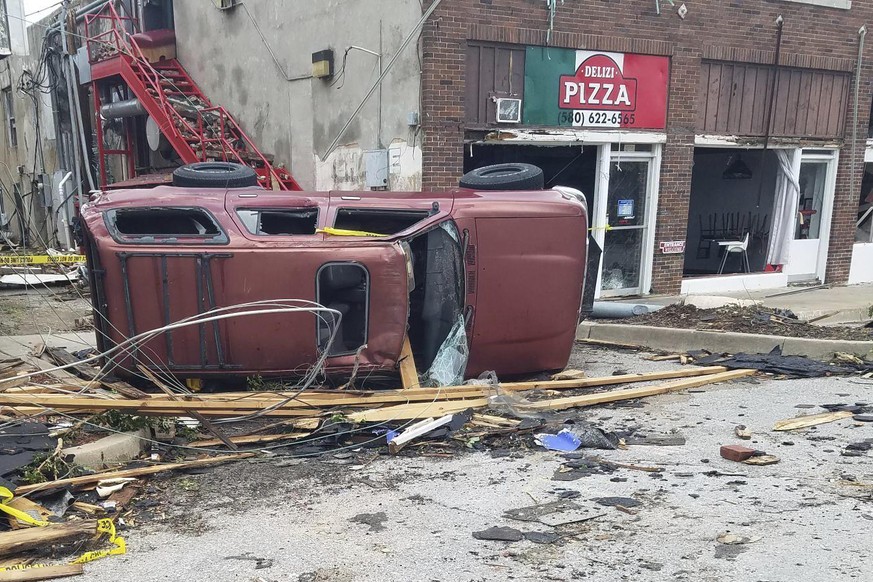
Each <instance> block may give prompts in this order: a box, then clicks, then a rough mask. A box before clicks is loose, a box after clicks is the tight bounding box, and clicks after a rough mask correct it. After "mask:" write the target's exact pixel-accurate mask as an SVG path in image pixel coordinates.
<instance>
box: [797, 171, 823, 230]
mask: <svg viewBox="0 0 873 582" xmlns="http://www.w3.org/2000/svg"><path fill="white" fill-rule="evenodd" d="M827 173H828V164H827V162H803V163H802V164H801V165H800V199H799V201H798V209H797V212H798V216H797V226H796V228H795V231H794V238H795V239H798V240H802V239H814V238H819V231H820V229H821V217H822V202H823V201H824V193H825V180H826V178H827Z"/></svg>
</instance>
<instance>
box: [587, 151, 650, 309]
mask: <svg viewBox="0 0 873 582" xmlns="http://www.w3.org/2000/svg"><path fill="white" fill-rule="evenodd" d="M656 147H657V146H639V145H638V146H634V145H630V144H629V145H624V146H623V147H622V146H620V145H618V144H612V146H611V147H610V146H604V147H603V148H601V162H602V163H601V166H600V167H601V181H600V182H599V184H598V191H597V196H596V204H595V206H596V211H595V220H594V231H595V233H596V234H595V238H597V239H598V242H600V243H601V247H602V248H603V257H602V260H601V268H600V296H602V297H615V296H621V295H639V294H642V293H643V292H646V291H648V285H649V282H648V281H649V279H650V276H648V273H647V270H649V268H650V265H651V260H652V249H651V245H652V241H651V234H652V233H651V228H650V221H651V220H652V216H653V214H652V204H653V195H652V191H653V190H654V188H655V187H656V186H655V184H654V167H655V163H654V162H655V158H656V150H655V148H656ZM604 178H605V179H604Z"/></svg>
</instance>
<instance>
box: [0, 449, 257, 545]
mask: <svg viewBox="0 0 873 582" xmlns="http://www.w3.org/2000/svg"><path fill="white" fill-rule="evenodd" d="M254 456H255V453H236V454H233V455H222V456H219V457H207V458H205V459H197V460H194V461H183V462H181V463H167V464H164V465H152V466H151V467H139V468H138V469H125V470H123V471H109V472H105V473H96V474H94V475H83V476H82V477H70V478H68V479H58V480H57V481H48V482H46V483H35V484H33V485H22V486H21V487H17V488H16V489H15V495H26V494H28V493H32V492H34V491H49V490H51V489H58V488H60V487H82V486H83V485H93V484H95V483H97V482H98V481H102V480H104V479H117V478H121V477H144V476H146V475H154V474H155V473H164V472H166V471H176V470H179V469H195V468H198V467H209V466H212V465H220V464H221V463H228V462H230V461H238V460H239V459H248V458H249V457H254ZM40 529H49V528H40ZM0 535H2V534H0ZM2 547H3V544H2V543H0V551H2Z"/></svg>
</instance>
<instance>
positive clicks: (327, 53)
mask: <svg viewBox="0 0 873 582" xmlns="http://www.w3.org/2000/svg"><path fill="white" fill-rule="evenodd" d="M312 76H313V77H315V78H316V79H328V78H330V77H333V50H332V49H326V50H323V51H318V52H315V53H312Z"/></svg>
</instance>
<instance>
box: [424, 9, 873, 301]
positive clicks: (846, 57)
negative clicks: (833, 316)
mask: <svg viewBox="0 0 873 582" xmlns="http://www.w3.org/2000/svg"><path fill="white" fill-rule="evenodd" d="M425 4H426V5H428V4H429V2H427V1H426V2H425ZM663 4H664V5H663V8H662V14H661V15H660V16H659V15H657V14H656V13H655V6H654V3H653V2H652V1H651V0H566V1H565V2H564V3H563V4H561V3H560V2H559V3H558V5H557V13H556V16H555V22H554V30H553V32H552V35H551V44H552V45H553V46H561V47H567V48H578V49H582V48H584V49H591V50H611V51H620V52H639V53H647V54H668V55H670V56H671V57H672V59H671V79H670V93H669V109H668V115H667V132H666V133H667V143H666V145H665V147H664V153H663V160H662V164H661V179H660V184H661V189H660V193H659V208H658V220H657V225H656V228H655V240H656V241H662V240H684V239H685V236H686V227H687V220H688V204H689V191H690V186H691V169H692V165H693V153H694V134H695V121H696V108H695V106H696V103H695V102H696V99H697V90H698V82H699V72H700V59H701V57H702V56H704V54H705V55H706V56H708V57H710V58H711V57H712V56H713V55H722V56H727V57H729V58H734V59H736V60H746V61H749V62H765V63H766V62H772V59H773V57H774V56H775V55H774V53H773V49H774V44H775V38H776V25H775V20H776V17H777V16H778V15H780V14H781V15H782V16H783V18H784V33H783V41H782V59H781V63H782V64H786V65H789V64H790V65H795V66H810V67H819V68H826V69H832V70H844V71H845V70H852V68H853V66H854V62H855V59H856V56H857V50H858V29H859V28H860V27H861V25H862V24H864V23H865V22H866V21H868V20H871V17H873V5H871V3H867V2H855V3H853V8H852V9H851V10H838V9H831V8H822V7H817V6H811V5H806V4H796V3H792V2H789V1H786V0H727V1H725V2H707V3H694V2H687V5H688V8H689V13H688V15H687V17H686V19H685V20H682V19H680V18H679V17H678V16H677V15H676V9H675V8H671V7H670V6H669V4H667V3H663ZM677 4H678V3H677ZM548 20H549V18H548V10H547V6H546V2H544V1H543V0H443V2H442V4H441V5H440V6H439V8H437V10H436V12H434V14H433V16H432V17H431V19H430V20H429V21H428V23H427V24H426V25H425V27H424V29H423V31H422V50H423V64H424V68H423V74H422V112H423V116H422V123H423V129H424V132H425V137H424V141H423V188H424V189H425V190H428V189H431V190H440V189H447V188H452V187H455V186H456V185H457V181H458V178H459V177H460V175H461V173H462V171H463V141H464V117H465V116H464V76H465V73H464V66H465V51H466V42H467V40H488V41H495V42H508V43H518V44H532V45H545V44H546V31H547V28H548ZM869 41H870V42H867V44H866V49H865V55H864V59H865V65H864V67H863V74H862V77H861V78H862V83H861V91H860V99H859V111H858V113H859V115H858V126H859V127H858V138H859V139H858V142H857V148H856V164H855V173H856V181H855V189H854V190H853V189H852V187H851V175H850V174H851V170H850V168H851V165H852V164H851V162H852V160H851V158H852V156H851V148H850V147H849V144H850V142H851V139H850V136H851V129H852V127H851V126H852V115H851V113H852V111H851V108H852V104H851V100H850V104H849V108H850V110H849V112H848V115H847V116H846V119H847V128H846V136H847V137H846V140H845V144H844V147H843V149H842V151H841V152H840V162H839V167H838V171H837V188H836V198H835V204H834V217H833V228H832V231H831V233H832V234H831V241H830V244H831V249H830V259H829V261H828V270H827V280H828V281H831V282H844V281H846V279H847V277H848V271H849V263H850V260H851V252H852V241H853V237H854V226H853V225H854V217H855V213H856V210H857V188H858V186H859V185H860V179H861V174H862V172H863V166H864V164H863V158H864V145H865V143H864V142H865V139H866V134H867V125H868V120H869V115H870V105H871V95H873V94H871V80H873V36H871V38H870V39H869ZM768 59H769V60H768ZM853 88H854V85H853ZM681 278H682V255H662V254H659V253H656V255H655V261H654V269H653V281H652V291H653V292H656V293H676V292H678V291H679V286H680V283H681Z"/></svg>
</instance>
